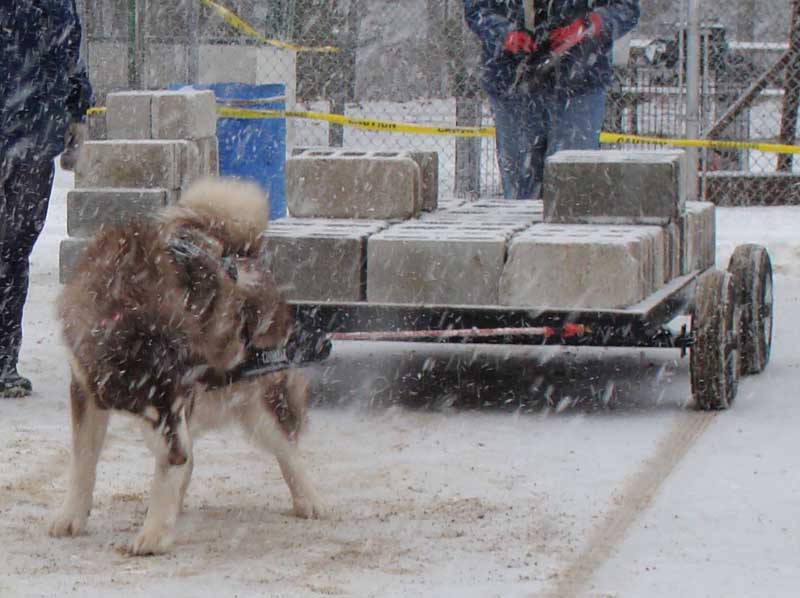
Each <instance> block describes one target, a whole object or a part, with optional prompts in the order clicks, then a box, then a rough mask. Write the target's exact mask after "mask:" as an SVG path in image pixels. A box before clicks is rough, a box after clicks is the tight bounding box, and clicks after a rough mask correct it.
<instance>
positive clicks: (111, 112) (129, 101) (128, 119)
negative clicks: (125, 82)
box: [106, 91, 153, 140]
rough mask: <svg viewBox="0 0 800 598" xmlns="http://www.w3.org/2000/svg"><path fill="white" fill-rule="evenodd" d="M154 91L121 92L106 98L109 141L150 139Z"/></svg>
mask: <svg viewBox="0 0 800 598" xmlns="http://www.w3.org/2000/svg"><path fill="white" fill-rule="evenodd" d="M152 99H153V92H152V91H120V92H116V93H110V94H108V96H107V97H106V131H107V137H106V138H107V139H125V140H129V139H150V138H151V136H152V133H151V131H152V123H151V116H150V114H151V103H152Z"/></svg>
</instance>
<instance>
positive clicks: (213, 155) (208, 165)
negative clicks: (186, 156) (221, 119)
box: [195, 135, 219, 176]
mask: <svg viewBox="0 0 800 598" xmlns="http://www.w3.org/2000/svg"><path fill="white" fill-rule="evenodd" d="M195 143H196V144H197V146H198V147H199V148H200V164H201V167H200V172H201V174H203V175H207V176H218V175H219V139H218V138H217V136H216V135H212V136H211V137H203V138H201V139H197V140H195Z"/></svg>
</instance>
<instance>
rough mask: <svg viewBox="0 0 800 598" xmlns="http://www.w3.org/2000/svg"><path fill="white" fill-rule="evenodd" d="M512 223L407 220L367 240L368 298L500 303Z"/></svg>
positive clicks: (381, 301)
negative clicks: (502, 274) (484, 223)
mask: <svg viewBox="0 0 800 598" xmlns="http://www.w3.org/2000/svg"><path fill="white" fill-rule="evenodd" d="M512 234H513V230H512V228H511V227H508V226H502V225H495V226H489V225H484V226H479V225H477V224H476V225H472V226H469V225H448V224H438V225H437V224H426V223H413V224H412V223H403V224H401V225H395V226H392V227H391V228H389V229H387V230H386V231H383V232H381V233H378V234H376V235H373V236H372V237H370V238H369V240H368V241H367V300H368V301H370V302H376V303H410V304H426V305H435V304H439V305H496V304H497V302H498V287H499V282H500V274H501V272H502V270H503V261H504V259H505V253H506V243H507V240H508V239H509V238H510V236H511V235H512Z"/></svg>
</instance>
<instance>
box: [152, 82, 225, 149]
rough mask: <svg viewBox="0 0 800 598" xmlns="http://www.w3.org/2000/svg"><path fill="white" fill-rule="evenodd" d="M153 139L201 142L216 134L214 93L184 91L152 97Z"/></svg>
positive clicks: (165, 92) (163, 92)
mask: <svg viewBox="0 0 800 598" xmlns="http://www.w3.org/2000/svg"><path fill="white" fill-rule="evenodd" d="M152 98H153V100H152V105H151V108H152V117H151V118H152V138H153V139H202V138H203V137H211V136H213V135H216V133H217V101H216V98H215V96H214V92H212V91H206V90H195V89H185V90H179V91H159V92H156V93H154V94H153V95H152Z"/></svg>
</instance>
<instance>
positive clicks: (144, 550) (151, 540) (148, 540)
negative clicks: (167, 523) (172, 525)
mask: <svg viewBox="0 0 800 598" xmlns="http://www.w3.org/2000/svg"><path fill="white" fill-rule="evenodd" d="M171 546H172V536H171V535H170V534H167V533H164V531H163V530H156V529H147V528H145V529H143V530H142V531H140V532H139V535H138V536H136V538H135V539H134V541H133V544H131V547H130V553H131V554H132V555H133V556H147V555H154V554H164V553H165V552H169V549H170V547H171Z"/></svg>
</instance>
